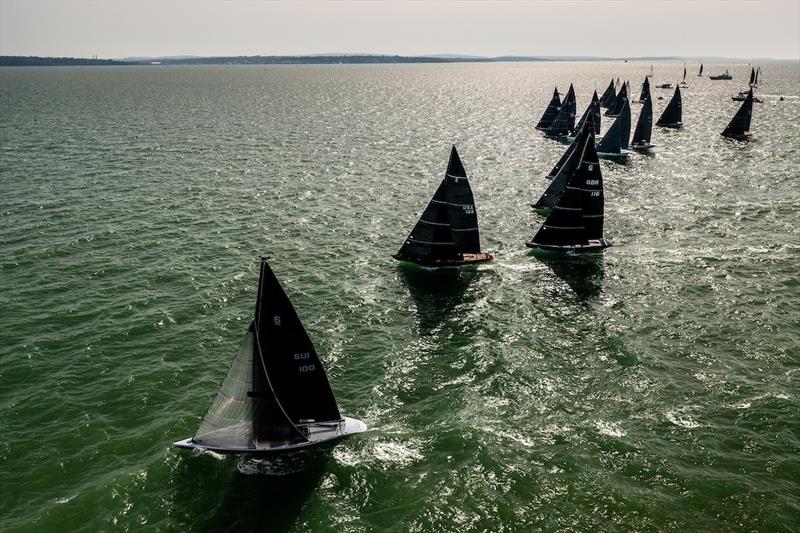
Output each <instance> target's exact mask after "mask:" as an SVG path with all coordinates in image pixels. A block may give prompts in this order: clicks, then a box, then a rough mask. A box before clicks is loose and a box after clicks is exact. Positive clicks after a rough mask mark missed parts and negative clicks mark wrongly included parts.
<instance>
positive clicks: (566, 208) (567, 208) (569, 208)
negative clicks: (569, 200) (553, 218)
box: [556, 205, 583, 211]
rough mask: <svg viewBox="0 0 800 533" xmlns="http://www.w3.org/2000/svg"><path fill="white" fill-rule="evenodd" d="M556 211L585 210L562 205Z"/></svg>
mask: <svg viewBox="0 0 800 533" xmlns="http://www.w3.org/2000/svg"><path fill="white" fill-rule="evenodd" d="M556 209H561V210H563V211H580V210H582V209H583V208H582V207H562V206H560V205H557V206H556Z"/></svg>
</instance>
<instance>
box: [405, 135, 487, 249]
mask: <svg viewBox="0 0 800 533" xmlns="http://www.w3.org/2000/svg"><path fill="white" fill-rule="evenodd" d="M478 253H480V233H479V231H478V215H477V213H476V212H475V200H474V199H473V196H472V189H471V188H470V186H469V180H468V179H467V173H466V171H465V170H464V165H462V164H461V158H459V157H458V152H457V151H456V147H455V146H453V148H452V149H451V150H450V161H449V162H448V164H447V172H446V173H445V177H444V179H443V180H442V182H441V184H439V188H438V189H436V193H435V194H434V195H433V199H431V201H430V203H428V206H427V207H426V208H425V211H423V212H422V216H421V217H420V218H419V221H418V222H417V224H416V226H414V229H413V230H411V234H410V235H409V236H408V238H407V239H406V242H405V243H404V244H403V246H402V247H401V248H400V251H399V252H398V253H397V254H396V255H395V256H394V257H395V258H396V259H401V260H410V261H415V262H420V263H436V262H441V261H445V262H446V261H458V260H460V259H462V257H463V254H478Z"/></svg>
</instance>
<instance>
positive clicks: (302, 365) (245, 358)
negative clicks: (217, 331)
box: [191, 258, 343, 451]
mask: <svg viewBox="0 0 800 533" xmlns="http://www.w3.org/2000/svg"><path fill="white" fill-rule="evenodd" d="M342 420H343V419H342V416H341V414H340V413H339V407H338V406H337V404H336V398H335V397H334V395H333V391H332V390H331V387H330V383H328V376H327V374H326V373H325V369H324V368H323V366H322V362H321V361H320V359H319V356H318V355H317V352H316V350H315V349H314V345H313V344H312V343H311V339H310V338H309V336H308V334H307V333H306V330H305V328H304V327H303V324H302V322H301V321H300V318H299V317H298V316H297V313H296V311H295V310H294V307H293V306H292V303H291V301H289V298H288V296H287V295H286V293H285V292H284V291H283V288H282V287H281V286H280V283H279V282H278V280H277V278H276V277H275V274H274V273H273V272H272V269H271V268H270V266H269V264H268V263H267V261H266V259H265V258H262V260H261V272H260V275H259V281H258V295H257V300H256V311H255V317H254V319H253V321H252V322H251V323H250V327H249V328H248V330H247V334H246V335H245V338H244V340H243V341H242V344H241V347H240V348H239V352H238V354H237V356H236V358H235V359H234V362H233V364H232V365H231V368H230V370H229V371H228V374H227V376H226V377H225V380H224V381H223V383H222V386H221V387H220V390H219V392H218V393H217V397H216V399H215V400H214V403H213V404H212V405H211V408H210V409H209V411H208V413H207V414H206V416H205V417H204V418H203V421H202V422H201V423H200V427H199V428H198V430H197V432H196V433H195V435H194V437H193V438H192V439H191V444H193V445H199V446H201V447H205V448H212V449H217V450H220V451H248V450H253V451H256V450H258V451H266V450H270V449H275V448H283V447H286V446H292V445H296V444H301V443H305V442H309V434H308V431H307V429H306V428H305V426H306V425H308V424H311V423H332V424H338V423H340V422H341V421H342Z"/></svg>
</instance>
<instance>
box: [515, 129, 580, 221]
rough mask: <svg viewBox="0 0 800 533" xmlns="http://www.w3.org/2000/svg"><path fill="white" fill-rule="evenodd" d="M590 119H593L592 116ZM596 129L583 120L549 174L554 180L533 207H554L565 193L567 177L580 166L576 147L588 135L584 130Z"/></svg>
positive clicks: (543, 208) (538, 208)
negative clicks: (572, 139) (574, 136)
mask: <svg viewBox="0 0 800 533" xmlns="http://www.w3.org/2000/svg"><path fill="white" fill-rule="evenodd" d="M588 120H592V118H591V116H590V117H589V118H588ZM590 128H591V129H594V128H593V127H592V126H590V125H589V124H588V122H583V124H581V126H580V127H579V128H578V135H577V137H576V138H575V140H574V141H572V143H570V145H569V146H568V147H567V149H566V150H565V151H564V155H562V156H561V159H559V161H558V163H556V166H555V167H554V168H553V170H552V171H551V172H550V175H548V176H547V177H548V179H552V180H553V181H552V182H550V185H549V186H548V187H547V189H545V191H544V193H543V194H542V196H541V197H540V198H539V199H538V200H537V201H536V203H533V204H531V207H533V208H534V209H537V210H549V209H552V208H553V207H554V206H555V205H556V203H557V202H558V199H559V198H560V197H561V195H562V194H563V193H564V188H565V187H566V186H567V179H568V178H569V176H570V174H571V173H572V172H573V171H574V170H575V168H576V167H577V166H578V162H579V160H580V152H578V151H576V150H575V148H576V146H578V145H579V144H580V139H581V138H582V136H584V135H586V134H587V132H586V131H584V130H586V129H590Z"/></svg>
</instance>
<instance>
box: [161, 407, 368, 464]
mask: <svg viewBox="0 0 800 533" xmlns="http://www.w3.org/2000/svg"><path fill="white" fill-rule="evenodd" d="M305 427H306V428H307V429H308V431H309V440H308V441H307V442H300V443H297V444H287V445H284V446H272V447H269V448H257V447H256V448H223V447H216V446H205V445H202V444H198V443H196V442H193V441H192V439H191V438H188V439H183V440H179V441H177V442H175V443H173V444H174V445H175V446H177V447H178V448H183V449H186V450H197V451H208V452H215V453H220V454H224V455H230V454H247V455H259V456H265V455H280V454H283V453H290V452H296V451H300V450H305V449H308V448H313V447H317V446H321V445H323V444H329V443H330V444H332V443H334V442H337V441H339V440H341V439H343V438H345V437H349V436H350V435H355V434H357V433H363V432H364V431H366V430H367V425H366V424H365V423H364V422H362V421H361V420H357V419H355V418H349V417H346V416H345V417H343V418H342V420H341V422H339V423H333V424H307V425H306V426H305Z"/></svg>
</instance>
